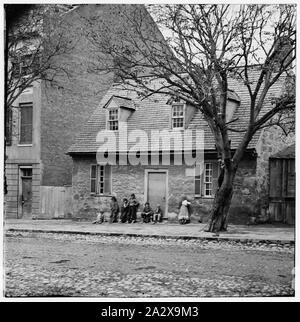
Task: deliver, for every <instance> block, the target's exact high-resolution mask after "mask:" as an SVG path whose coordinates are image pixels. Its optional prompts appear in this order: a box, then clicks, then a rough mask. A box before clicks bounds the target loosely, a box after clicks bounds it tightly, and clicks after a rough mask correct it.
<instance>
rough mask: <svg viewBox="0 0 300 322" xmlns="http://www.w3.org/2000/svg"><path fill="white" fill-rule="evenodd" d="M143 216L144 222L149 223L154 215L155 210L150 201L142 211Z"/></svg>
mask: <svg viewBox="0 0 300 322" xmlns="http://www.w3.org/2000/svg"><path fill="white" fill-rule="evenodd" d="M141 216H142V220H143V221H142V222H144V223H149V222H150V221H151V219H152V216H153V210H152V209H151V207H150V204H149V202H146V203H145V207H144V209H143V211H142V213H141Z"/></svg>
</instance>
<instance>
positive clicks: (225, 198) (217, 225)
mask: <svg viewBox="0 0 300 322" xmlns="http://www.w3.org/2000/svg"><path fill="white" fill-rule="evenodd" d="M234 177H235V171H234V170H227V169H226V170H225V173H224V179H223V181H222V183H221V186H220V188H219V189H218V190H217V192H216V195H215V199H214V203H213V207H212V210H211V219H210V222H209V228H208V229H207V231H209V232H219V231H226V230H227V219H228V211H229V207H230V204H231V199H232V195H233V180H234Z"/></svg>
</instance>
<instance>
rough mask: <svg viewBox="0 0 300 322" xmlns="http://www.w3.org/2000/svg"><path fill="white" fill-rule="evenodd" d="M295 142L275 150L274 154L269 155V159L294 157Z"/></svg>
mask: <svg viewBox="0 0 300 322" xmlns="http://www.w3.org/2000/svg"><path fill="white" fill-rule="evenodd" d="M295 149H296V144H295V143H294V144H292V145H290V146H288V147H286V148H284V149H283V150H281V151H279V152H277V153H276V154H273V155H272V156H270V159H295V153H296V150H295Z"/></svg>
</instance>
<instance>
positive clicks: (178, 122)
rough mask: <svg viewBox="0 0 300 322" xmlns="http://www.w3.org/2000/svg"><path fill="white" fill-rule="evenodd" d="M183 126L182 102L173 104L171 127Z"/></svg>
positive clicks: (180, 127)
mask: <svg viewBox="0 0 300 322" xmlns="http://www.w3.org/2000/svg"><path fill="white" fill-rule="evenodd" d="M183 128H184V104H174V105H173V107H172V129H183Z"/></svg>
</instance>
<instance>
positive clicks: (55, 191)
mask: <svg viewBox="0 0 300 322" xmlns="http://www.w3.org/2000/svg"><path fill="white" fill-rule="evenodd" d="M71 195H72V187H46V186H41V211H40V215H41V217H42V218H49V219H51V218H69V217H70V216H71V214H72V197H71Z"/></svg>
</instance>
